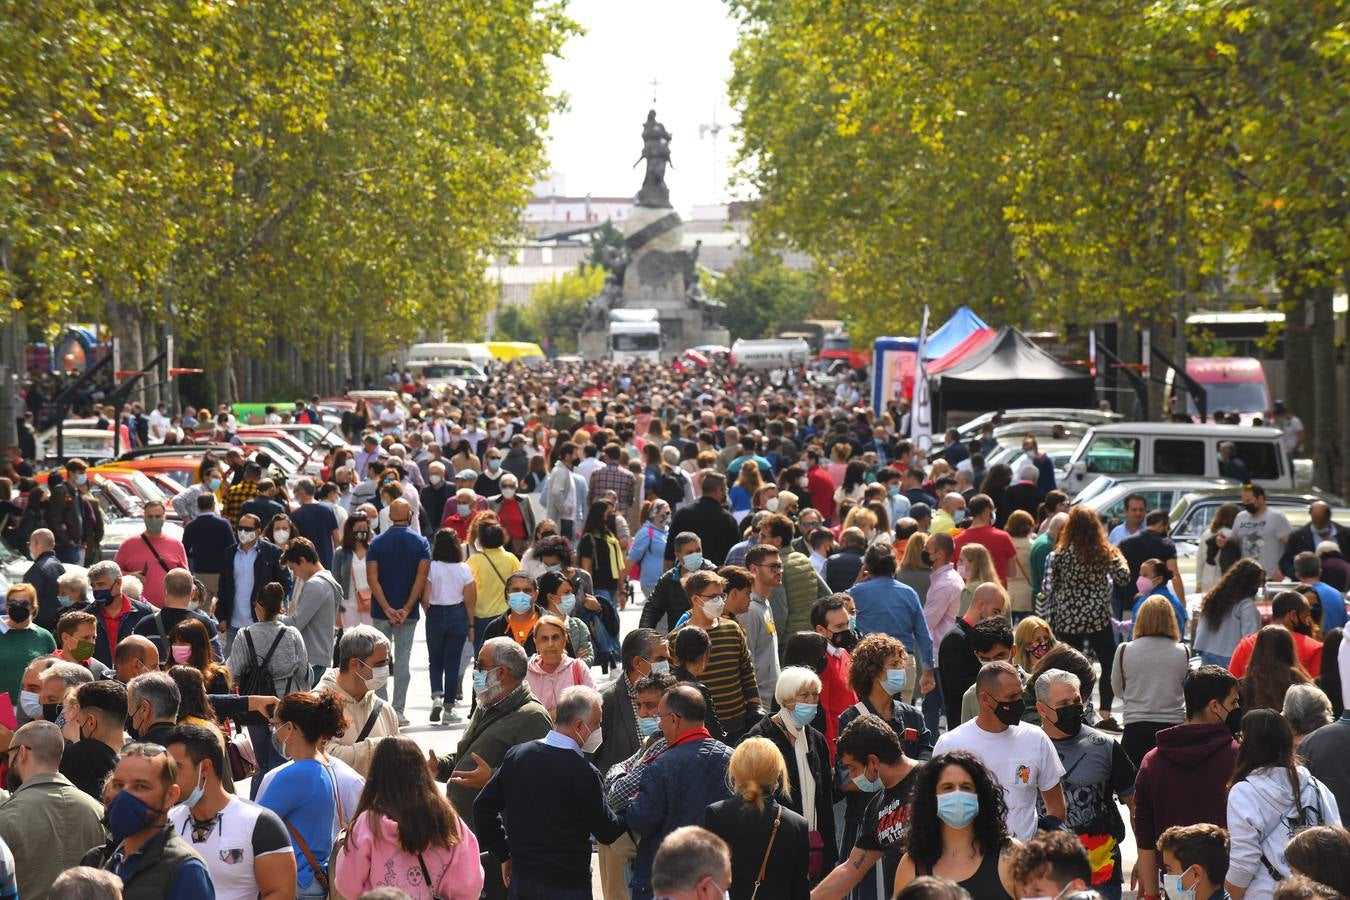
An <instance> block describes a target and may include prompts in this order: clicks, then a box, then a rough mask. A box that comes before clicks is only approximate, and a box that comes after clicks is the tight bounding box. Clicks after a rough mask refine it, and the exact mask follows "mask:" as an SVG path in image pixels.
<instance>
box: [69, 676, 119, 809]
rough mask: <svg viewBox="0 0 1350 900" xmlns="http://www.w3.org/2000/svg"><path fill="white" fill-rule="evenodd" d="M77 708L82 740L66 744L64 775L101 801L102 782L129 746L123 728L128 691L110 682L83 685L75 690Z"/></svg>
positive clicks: (101, 681)
mask: <svg viewBox="0 0 1350 900" xmlns="http://www.w3.org/2000/svg"><path fill="white" fill-rule="evenodd" d="M75 708H76V709H77V710H78V713H77V715H76V716H75V721H74V725H75V726H76V728H78V730H79V740H76V741H67V742H66V749H65V751H64V752H63V753H62V754H61V774H62V775H64V776H66V777H67V778H69V779H70V783H71V784H73V785H75V786H76V787H77V788H79V789H80V790H82V791H84V792H85V793H86V794H88V795H89V796H90V797H92V798H94V799H95V800H99V799H101V794H102V789H103V780H104V778H106V777H107V775H108V773H109V772H111V771H112V770H113V767H114V766H116V765H117V751H118V750H120V749H121V747H122V745H123V744H124V743H126V736H125V734H124V733H123V731H122V727H123V725H124V723H125V722H126V718H127V689H126V687H125V686H124V685H122V684H121V683H120V682H117V681H114V680H112V679H111V678H106V679H100V680H98V681H91V682H89V683H88V684H82V685H80V686H79V687H77V688H76V689H75Z"/></svg>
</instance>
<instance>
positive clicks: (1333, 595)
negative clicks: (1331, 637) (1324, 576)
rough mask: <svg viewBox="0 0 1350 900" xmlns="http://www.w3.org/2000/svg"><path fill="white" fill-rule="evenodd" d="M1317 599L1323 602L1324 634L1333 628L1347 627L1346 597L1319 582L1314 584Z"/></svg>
mask: <svg viewBox="0 0 1350 900" xmlns="http://www.w3.org/2000/svg"><path fill="white" fill-rule="evenodd" d="M1313 590H1315V591H1317V598H1318V599H1319V600H1321V601H1322V633H1323V634H1326V633H1327V632H1328V631H1330V630H1331V629H1333V628H1344V627H1345V620H1346V614H1345V595H1344V594H1342V593H1341V592H1340V591H1338V590H1336V589H1335V588H1334V587H1332V586H1331V585H1329V584H1326V583H1324V582H1321V581H1318V582H1316V583H1314V584H1313Z"/></svg>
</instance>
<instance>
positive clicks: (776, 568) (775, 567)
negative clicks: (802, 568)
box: [756, 563, 783, 572]
mask: <svg viewBox="0 0 1350 900" xmlns="http://www.w3.org/2000/svg"><path fill="white" fill-rule="evenodd" d="M756 568H760V569H768V570H769V571H770V572H781V571H783V564H782V563H757V564H756Z"/></svg>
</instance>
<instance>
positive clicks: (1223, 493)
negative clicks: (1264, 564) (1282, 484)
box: [1169, 485, 1350, 574]
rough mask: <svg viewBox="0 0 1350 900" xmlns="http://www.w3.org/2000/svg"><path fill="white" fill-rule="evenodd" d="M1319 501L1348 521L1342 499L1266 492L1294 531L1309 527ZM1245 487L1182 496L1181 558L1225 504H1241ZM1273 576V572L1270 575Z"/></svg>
mask: <svg viewBox="0 0 1350 900" xmlns="http://www.w3.org/2000/svg"><path fill="white" fill-rule="evenodd" d="M1316 500H1324V501H1326V502H1327V503H1331V504H1332V510H1331V517H1332V519H1334V520H1336V521H1341V522H1343V521H1345V517H1346V516H1347V515H1350V511H1347V510H1345V509H1338V508H1337V506H1336V504H1337V503H1338V502H1339V498H1337V497H1331V496H1329V495H1325V494H1322V493H1298V492H1294V491H1266V505H1267V506H1269V507H1270V508H1271V509H1274V510H1277V511H1278V512H1281V513H1283V514H1284V517H1285V518H1286V519H1288V520H1289V525H1290V527H1291V528H1302V527H1303V526H1304V525H1307V524H1308V507H1309V505H1311V504H1312V503H1313V502H1314V501H1316ZM1241 502H1242V486H1241V485H1233V486H1229V487H1226V488H1222V489H1219V490H1212V489H1211V490H1199V491H1187V492H1186V493H1184V494H1182V495H1181V496H1179V497H1178V498H1177V500H1176V502H1175V503H1174V504H1173V505H1172V507H1171V515H1170V517H1169V518H1170V520H1171V523H1172V533H1171V534H1172V541H1173V542H1174V543H1175V544H1176V545H1177V555H1178V556H1182V555H1189V554H1193V553H1195V552H1196V550H1197V548H1198V547H1199V545H1200V542H1201V541H1203V540H1204V539H1205V535H1206V534H1207V533H1208V532H1209V525H1210V523H1211V522H1213V521H1214V514H1215V512H1216V511H1217V510H1218V508H1219V507H1220V506H1222V505H1223V504H1225V503H1239V504H1240V503H1241ZM1267 574H1273V573H1267Z"/></svg>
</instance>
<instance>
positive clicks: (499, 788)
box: [473, 623, 626, 900]
mask: <svg viewBox="0 0 1350 900" xmlns="http://www.w3.org/2000/svg"><path fill="white" fill-rule="evenodd" d="M542 625H543V623H541V626H542ZM600 721H601V698H600V695H599V694H598V693H596V691H595V689H594V688H592V687H590V686H589V685H573V686H569V687H567V688H565V689H564V690H563V691H562V692H561V693H560V694H559V695H558V703H557V714H556V715H555V716H554V725H553V727H552V729H551V730H550V731H549V732H548V734H547V735H545V737H544V739H543V740H539V741H529V742H526V743H522V744H518V745H516V746H514V747H512V748H510V749H508V750H507V751H506V753H505V755H504V756H503V758H502V761H501V764H500V765H499V766H498V767H497V770H496V772H495V773H494V774H493V775H492V777H491V778H490V779H489V780H488V782H487V784H486V785H485V786H484V787H483V789H482V791H481V792H480V793H479V794H478V796H477V798H475V800H474V802H473V808H474V809H473V812H474V822H475V823H476V824H475V830H476V833H477V835H478V838H479V840H480V842H481V843H482V846H483V847H484V848H485V849H487V850H488V851H489V852H490V853H491V854H492V856H493V857H495V858H496V860H497V861H498V862H500V864H501V876H502V881H503V883H505V884H507V885H508V886H510V888H511V891H512V896H514V897H522V898H524V897H545V896H547V897H558V898H561V900H571V898H589V897H590V896H591V873H590V839H591V836H592V835H594V837H595V840H596V841H597V842H598V843H601V844H608V843H611V842H613V841H615V840H617V839H618V838H619V837H621V836H622V835H623V834H624V832H625V830H626V829H625V827H624V824H623V822H622V821H621V820H620V819H619V818H618V817H616V816H615V815H614V812H613V811H612V810H611V809H610V807H609V804H607V803H606V802H605V794H604V788H603V786H602V785H601V781H600V773H599V772H597V771H596V769H595V767H594V766H593V765H591V763H590V762H589V761H588V760H587V759H586V755H585V754H588V753H594V752H595V751H596V750H597V749H598V748H599V747H600V743H601V741H602V740H603V732H602V730H601V725H600ZM503 818H504V819H505V821H503Z"/></svg>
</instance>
